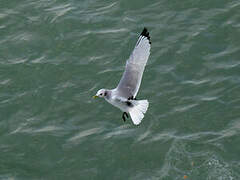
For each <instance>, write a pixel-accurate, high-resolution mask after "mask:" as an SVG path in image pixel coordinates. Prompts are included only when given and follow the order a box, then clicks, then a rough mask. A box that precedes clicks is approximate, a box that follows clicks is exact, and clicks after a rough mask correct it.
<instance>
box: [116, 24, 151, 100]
mask: <svg viewBox="0 0 240 180" xmlns="http://www.w3.org/2000/svg"><path fill="white" fill-rule="evenodd" d="M150 45H151V42H150V36H149V32H148V31H147V29H146V28H144V29H143V31H142V33H141V35H140V37H139V39H138V41H137V43H136V46H135V48H134V50H133V52H132V54H131V55H130V57H129V59H128V60H127V63H126V67H125V71H124V73H123V76H122V78H121V80H120V82H119V84H118V86H117V92H118V95H119V96H122V97H125V98H129V97H133V98H134V97H136V95H137V92H138V90H139V87H140V84H141V80H142V75H143V72H144V68H145V66H146V63H147V60H148V57H149V55H150V48H151V46H150Z"/></svg>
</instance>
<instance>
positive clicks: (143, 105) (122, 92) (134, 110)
mask: <svg viewBox="0 0 240 180" xmlns="http://www.w3.org/2000/svg"><path fill="white" fill-rule="evenodd" d="M150 48H151V41H150V36H149V32H148V30H147V28H144V29H143V31H142V33H141V34H140V36H139V38H138V41H137V43H136V45H135V48H134V50H133V52H132V54H131V55H130V57H129V59H128V60H127V63H126V67H125V71H124V73H123V76H122V78H121V80H120V82H119V84H118V86H117V87H116V88H115V89H111V90H109V89H100V90H99V91H98V92H97V94H96V95H95V96H93V98H97V97H100V98H104V99H105V100H106V101H107V102H109V103H110V104H112V105H113V106H115V107H117V108H119V109H120V110H121V111H122V112H123V114H122V119H123V120H124V121H126V117H127V118H128V114H130V116H131V119H132V121H133V123H134V124H135V125H138V124H140V122H141V121H142V119H143V117H144V114H145V113H146V111H147V109H148V105H149V103H148V100H137V99H136V96H137V93H138V90H139V87H140V84H141V80H142V75H143V72H144V68H145V66H146V63H147V60H148V57H149V55H150Z"/></svg>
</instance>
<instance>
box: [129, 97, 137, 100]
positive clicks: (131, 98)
mask: <svg viewBox="0 0 240 180" xmlns="http://www.w3.org/2000/svg"><path fill="white" fill-rule="evenodd" d="M128 100H137V98H136V97H135V98H134V97H133V96H131V97H129V98H128Z"/></svg>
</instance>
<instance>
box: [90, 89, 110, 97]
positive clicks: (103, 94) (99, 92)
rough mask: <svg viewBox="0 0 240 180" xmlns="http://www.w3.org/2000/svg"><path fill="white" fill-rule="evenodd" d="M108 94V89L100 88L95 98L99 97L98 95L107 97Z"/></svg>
mask: <svg viewBox="0 0 240 180" xmlns="http://www.w3.org/2000/svg"><path fill="white" fill-rule="evenodd" d="M105 96H107V90H106V89H100V90H98V92H97V94H96V95H95V96H93V98H97V97H101V98H102V97H105Z"/></svg>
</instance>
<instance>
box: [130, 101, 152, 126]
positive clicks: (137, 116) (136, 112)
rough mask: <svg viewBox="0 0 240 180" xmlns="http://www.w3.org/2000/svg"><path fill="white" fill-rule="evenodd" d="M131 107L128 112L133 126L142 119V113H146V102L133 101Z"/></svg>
mask: <svg viewBox="0 0 240 180" xmlns="http://www.w3.org/2000/svg"><path fill="white" fill-rule="evenodd" d="M131 102H132V103H133V107H132V108H131V109H130V110H129V113H130V116H131V118H132V121H133V123H134V124H135V125H138V124H140V122H141V121H142V119H143V117H144V113H146V112H147V109H148V105H149V103H148V100H139V101H137V100H133V101H131Z"/></svg>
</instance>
